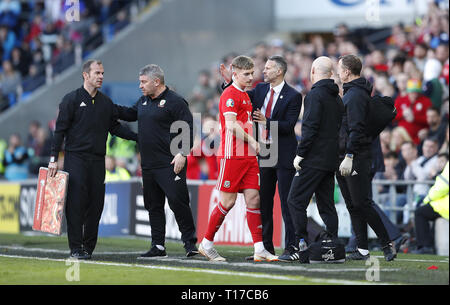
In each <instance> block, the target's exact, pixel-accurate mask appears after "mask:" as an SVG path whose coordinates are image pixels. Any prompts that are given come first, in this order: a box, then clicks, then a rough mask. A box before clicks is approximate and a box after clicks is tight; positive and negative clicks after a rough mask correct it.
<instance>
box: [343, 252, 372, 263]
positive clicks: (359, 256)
mask: <svg viewBox="0 0 450 305" xmlns="http://www.w3.org/2000/svg"><path fill="white" fill-rule="evenodd" d="M369 257H370V253H368V254H366V255H363V254H361V252H359V251H358V250H356V251H355V252H352V253H350V254H349V255H347V259H348V260H351V261H365V260H367V259H369Z"/></svg>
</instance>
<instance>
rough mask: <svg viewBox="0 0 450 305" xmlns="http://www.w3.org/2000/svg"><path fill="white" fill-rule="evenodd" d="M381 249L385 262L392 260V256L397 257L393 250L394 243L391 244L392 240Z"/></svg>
mask: <svg viewBox="0 0 450 305" xmlns="http://www.w3.org/2000/svg"><path fill="white" fill-rule="evenodd" d="M382 250H383V254H384V259H385V260H386V261H387V262H390V261H393V260H394V258H396V257H397V252H396V251H395V248H394V245H393V244H392V242H390V243H388V244H387V245H386V246H384V247H383V248H382Z"/></svg>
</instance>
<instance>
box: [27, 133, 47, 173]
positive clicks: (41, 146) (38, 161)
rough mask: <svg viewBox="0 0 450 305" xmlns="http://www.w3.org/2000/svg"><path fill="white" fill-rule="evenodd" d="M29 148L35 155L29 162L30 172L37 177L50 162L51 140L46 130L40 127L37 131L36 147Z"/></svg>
mask: <svg viewBox="0 0 450 305" xmlns="http://www.w3.org/2000/svg"><path fill="white" fill-rule="evenodd" d="M29 148H32V149H33V151H34V155H33V157H31V158H30V162H29V172H30V174H32V175H35V176H37V175H38V174H39V168H40V167H47V165H48V160H49V159H50V151H51V139H50V137H49V136H48V132H47V129H46V128H42V127H39V128H38V129H37V132H36V136H35V139H34V145H33V147H29Z"/></svg>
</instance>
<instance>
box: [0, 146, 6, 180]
mask: <svg viewBox="0 0 450 305" xmlns="http://www.w3.org/2000/svg"><path fill="white" fill-rule="evenodd" d="M7 148H8V144H6V141H5V140H3V139H0V174H3V173H4V172H5V167H4V166H3V159H4V158H5V150H6V149H7Z"/></svg>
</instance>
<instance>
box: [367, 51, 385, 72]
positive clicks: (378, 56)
mask: <svg viewBox="0 0 450 305" xmlns="http://www.w3.org/2000/svg"><path fill="white" fill-rule="evenodd" d="M370 59H371V62H372V67H373V69H374V70H375V72H387V71H388V70H389V67H388V65H387V64H386V58H385V56H384V53H383V52H382V51H381V50H374V51H373V52H372V53H371V54H370Z"/></svg>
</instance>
